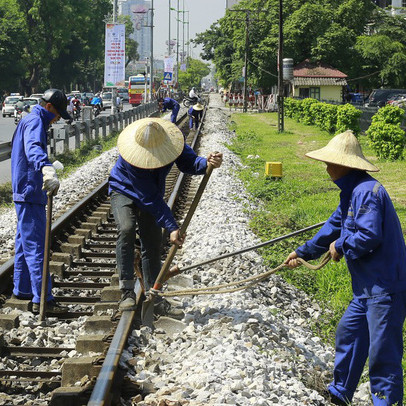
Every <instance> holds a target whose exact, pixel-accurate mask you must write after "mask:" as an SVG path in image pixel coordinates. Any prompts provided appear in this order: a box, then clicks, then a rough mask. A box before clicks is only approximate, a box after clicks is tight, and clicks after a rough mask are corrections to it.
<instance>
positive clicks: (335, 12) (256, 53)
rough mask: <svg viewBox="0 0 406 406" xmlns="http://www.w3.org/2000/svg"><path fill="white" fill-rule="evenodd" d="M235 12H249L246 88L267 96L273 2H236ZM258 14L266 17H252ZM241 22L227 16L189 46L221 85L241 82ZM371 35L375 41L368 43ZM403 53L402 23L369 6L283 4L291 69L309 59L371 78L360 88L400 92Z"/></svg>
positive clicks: (338, 0)
mask: <svg viewBox="0 0 406 406" xmlns="http://www.w3.org/2000/svg"><path fill="white" fill-rule="evenodd" d="M239 8H241V9H251V10H252V12H251V13H250V21H251V23H250V28H249V38H250V48H249V52H248V56H249V63H250V65H249V81H248V84H249V86H259V87H263V88H264V89H265V90H266V89H268V90H270V88H271V87H272V86H273V85H274V84H276V81H277V79H276V75H277V51H278V29H279V21H278V20H279V19H278V10H279V0H242V1H241V2H239V3H238V5H237V6H235V9H239ZM263 9H266V10H268V11H267V12H266V13H259V12H258V11H257V10H263ZM244 20H245V12H240V13H238V12H231V11H227V13H226V15H225V16H224V17H223V18H221V19H220V20H218V21H217V22H216V23H214V24H213V25H212V26H211V27H210V29H209V30H207V31H205V32H203V33H201V34H198V35H197V37H196V39H195V41H194V42H195V43H197V44H200V45H202V47H203V53H202V57H203V59H205V60H212V61H213V63H214V64H215V66H216V69H217V76H218V77H219V79H220V81H221V83H222V84H223V85H228V84H230V83H232V82H237V81H238V79H239V78H240V76H241V68H242V66H243V59H244V47H245V21H244ZM366 32H368V33H369V34H368V35H366V34H365V33H366ZM376 35H378V36H381V37H379V38H375V39H374V38H373V37H374V36H376ZM382 36H386V37H387V38H388V39H390V42H391V44H388V45H389V47H388V48H386V50H384V49H383V48H384V43H385V44H386V43H388V40H387V39H385V40H384V39H383V37H382ZM371 37H372V38H371ZM373 43H375V44H376V46H377V47H378V49H379V50H380V52H381V51H382V52H381V53H380V54H379V52H376V51H374V49H373V48H374V45H373ZM405 47H406V21H405V20H404V19H403V17H398V16H395V17H393V16H390V15H388V14H387V13H385V12H384V11H383V10H382V9H380V8H378V7H376V6H375V5H374V3H373V2H371V1H370V0H313V1H312V2H306V1H303V0H284V56H285V57H290V58H293V60H294V61H295V63H300V62H302V61H303V60H305V59H310V60H311V61H315V62H316V61H319V62H324V63H327V64H329V65H332V66H334V67H335V68H338V69H340V70H342V71H343V72H345V73H346V74H347V75H348V76H349V77H350V78H355V77H360V76H367V75H371V76H368V77H367V78H366V79H364V80H363V81H362V82H360V83H363V84H364V85H365V86H376V85H377V82H380V81H382V82H383V83H384V84H385V85H386V86H400V84H402V83H403V77H406V75H405V72H404V65H405V59H406V50H405ZM374 72H375V73H376V72H378V73H379V75H378V74H376V75H375V76H374ZM402 86H403V85H402Z"/></svg>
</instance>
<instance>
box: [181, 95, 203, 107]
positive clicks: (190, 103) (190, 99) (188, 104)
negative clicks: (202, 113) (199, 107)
mask: <svg viewBox="0 0 406 406" xmlns="http://www.w3.org/2000/svg"><path fill="white" fill-rule="evenodd" d="M196 103H200V104H204V102H203V100H202V99H201V97H200V96H198V97H189V96H185V97H184V99H183V105H184V106H185V107H191V106H194V105H195V104H196Z"/></svg>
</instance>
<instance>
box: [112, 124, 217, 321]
mask: <svg viewBox="0 0 406 406" xmlns="http://www.w3.org/2000/svg"><path fill="white" fill-rule="evenodd" d="M117 146H118V152H119V154H120V156H119V158H118V160H117V163H116V164H115V166H114V167H113V169H112V171H111V173H110V177H109V193H110V196H111V207H112V211H113V215H114V218H115V220H116V223H117V228H118V238H117V249H116V253H117V267H118V272H119V278H120V282H119V286H120V289H121V292H122V296H121V302H120V309H121V310H130V309H133V308H134V306H135V299H136V298H135V293H134V286H135V280H134V250H135V241H136V232H135V231H136V228H137V225H138V233H139V238H140V242H141V261H142V273H143V283H144V287H145V290H146V291H148V290H149V289H150V288H152V287H153V284H154V282H155V280H156V278H157V276H158V274H159V271H160V269H161V242H162V228H165V229H166V230H167V231H168V233H169V238H170V242H171V243H172V244H176V245H178V246H182V244H183V242H184V239H185V235H181V234H180V230H179V226H178V224H177V222H176V220H175V218H174V216H173V214H172V212H171V210H170V208H169V207H168V205H167V204H166V203H165V200H164V194H165V193H164V192H165V179H166V177H167V175H168V173H169V171H170V170H171V168H172V166H173V164H176V165H177V167H178V168H179V169H180V170H181V171H182V172H184V173H187V174H190V175H203V174H204V173H205V172H206V169H207V164H208V163H210V164H212V165H213V166H214V167H215V168H218V167H220V165H221V162H222V159H223V155H222V154H221V153H211V154H209V155H208V157H207V159H206V158H204V157H200V156H197V155H196V153H195V152H194V151H193V149H192V148H191V147H190V146H188V145H187V144H185V142H184V138H183V134H182V132H181V131H180V130H179V128H178V127H176V125H174V124H172V123H170V122H169V121H168V120H163V119H161V118H144V119H141V120H137V121H135V122H134V123H132V124H131V125H129V126H127V127H126V128H125V130H124V131H123V132H122V133H121V134H120V136H119V138H118V142H117ZM168 310H169V309H168V303H167V302H166V301H165V300H163V301H160V302H156V306H155V311H156V313H157V314H161V315H162V314H165V313H166V312H167V311H168ZM182 315H183V313H182Z"/></svg>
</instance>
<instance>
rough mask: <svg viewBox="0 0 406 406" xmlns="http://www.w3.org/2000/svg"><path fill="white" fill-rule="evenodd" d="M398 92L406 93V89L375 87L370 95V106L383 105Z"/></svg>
mask: <svg viewBox="0 0 406 406" xmlns="http://www.w3.org/2000/svg"><path fill="white" fill-rule="evenodd" d="M397 94H406V89H374V90H373V91H372V92H371V94H370V95H369V101H368V106H369V107H375V106H377V107H383V106H385V105H386V103H387V101H388V100H390V99H391V98H392V97H393V96H396V95H397Z"/></svg>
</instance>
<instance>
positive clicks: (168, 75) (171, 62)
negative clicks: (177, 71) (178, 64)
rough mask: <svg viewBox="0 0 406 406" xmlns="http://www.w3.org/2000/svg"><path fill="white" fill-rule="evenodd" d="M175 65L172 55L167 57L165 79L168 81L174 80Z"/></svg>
mask: <svg viewBox="0 0 406 406" xmlns="http://www.w3.org/2000/svg"><path fill="white" fill-rule="evenodd" d="M173 65H174V60H173V58H172V57H170V56H169V57H168V56H167V57H165V59H164V81H165V82H166V83H170V82H172V78H173Z"/></svg>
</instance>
